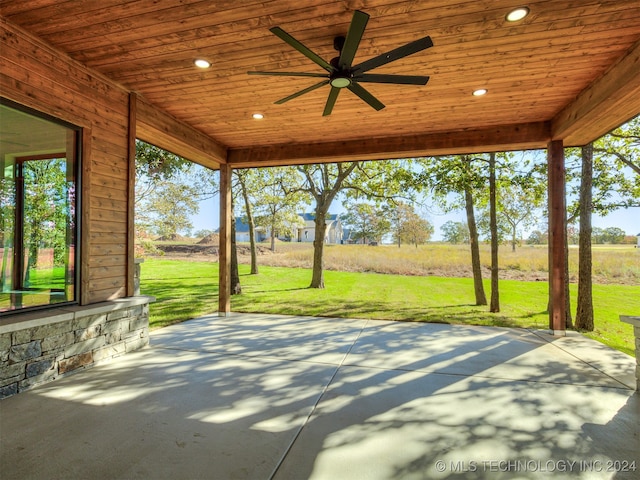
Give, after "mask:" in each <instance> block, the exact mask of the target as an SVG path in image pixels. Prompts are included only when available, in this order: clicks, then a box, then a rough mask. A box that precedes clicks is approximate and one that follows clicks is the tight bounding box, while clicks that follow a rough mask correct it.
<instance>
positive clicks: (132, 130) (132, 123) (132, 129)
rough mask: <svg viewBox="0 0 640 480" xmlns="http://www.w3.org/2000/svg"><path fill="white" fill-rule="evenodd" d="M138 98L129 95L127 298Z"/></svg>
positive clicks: (132, 245)
mask: <svg viewBox="0 0 640 480" xmlns="http://www.w3.org/2000/svg"><path fill="white" fill-rule="evenodd" d="M137 100H138V96H137V95H136V94H135V93H130V94H129V125H128V127H129V128H128V130H127V134H128V136H129V138H128V143H127V149H128V152H127V162H128V164H127V167H128V168H127V297H133V295H134V290H135V286H134V269H135V195H136V111H137V108H136V105H137Z"/></svg>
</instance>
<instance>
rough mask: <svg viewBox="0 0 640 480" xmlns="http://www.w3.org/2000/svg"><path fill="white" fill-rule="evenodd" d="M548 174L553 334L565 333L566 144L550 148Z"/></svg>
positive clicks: (552, 145) (550, 315) (562, 334)
mask: <svg viewBox="0 0 640 480" xmlns="http://www.w3.org/2000/svg"><path fill="white" fill-rule="evenodd" d="M547 171H548V175H549V295H550V298H549V328H550V329H551V331H552V332H553V334H554V335H561V336H564V335H565V333H566V324H565V321H566V313H567V312H566V308H567V299H566V285H565V282H566V281H567V279H566V278H565V274H564V268H565V262H566V260H567V259H566V254H565V249H564V244H565V237H566V235H567V230H566V228H565V217H566V215H567V211H566V210H567V208H566V199H565V168H564V145H563V142H562V140H553V141H551V142H549V145H548V147H547Z"/></svg>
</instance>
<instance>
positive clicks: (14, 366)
mask: <svg viewBox="0 0 640 480" xmlns="http://www.w3.org/2000/svg"><path fill="white" fill-rule="evenodd" d="M153 301H155V299H154V298H153V297H148V296H137V297H129V298H121V299H117V300H113V301H109V302H102V303H96V304H93V305H86V306H69V307H60V308H55V309H51V310H41V311H37V312H28V313H19V314H14V315H9V316H7V317H5V318H2V319H0V398H4V397H9V396H11V395H15V394H16V393H19V392H22V391H24V390H27V389H29V388H31V387H33V386H35V385H40V384H42V383H47V382H50V381H53V380H55V379H56V378H59V377H62V376H64V375H66V374H69V373H72V372H75V371H78V370H80V369H86V368H89V367H92V366H94V365H96V364H98V363H102V362H105V361H108V360H110V359H112V358H115V357H118V356H120V355H123V354H125V353H127V352H130V351H133V350H138V349H140V348H143V347H145V346H146V345H148V344H149V304H150V303H152V302H153Z"/></svg>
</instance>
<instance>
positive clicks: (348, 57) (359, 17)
mask: <svg viewBox="0 0 640 480" xmlns="http://www.w3.org/2000/svg"><path fill="white" fill-rule="evenodd" d="M368 21H369V15H368V14H366V13H364V12H361V11H360V10H356V11H355V12H353V18H352V19H351V25H349V30H348V31H347V37H346V38H345V40H344V46H343V47H342V51H341V52H340V60H339V61H338V65H339V66H340V68H341V69H344V70H346V69H348V68H351V62H353V59H354V57H355V56H356V51H357V50H358V45H360V40H361V39H362V35H363V34H364V29H365V28H366V26H367V22H368Z"/></svg>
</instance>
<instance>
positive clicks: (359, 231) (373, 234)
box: [341, 203, 391, 243]
mask: <svg viewBox="0 0 640 480" xmlns="http://www.w3.org/2000/svg"><path fill="white" fill-rule="evenodd" d="M347 211H348V213H347V214H346V215H344V216H343V217H342V218H341V220H342V223H343V225H344V226H346V227H347V228H349V229H351V230H352V234H351V239H352V240H354V241H356V242H360V241H362V242H364V243H369V242H372V241H373V242H381V241H382V237H383V236H384V235H385V234H387V233H388V232H389V229H390V228H391V223H390V222H389V220H387V216H386V215H385V212H384V211H383V209H382V208H378V207H376V206H375V205H371V204H368V203H355V204H350V205H348V207H347Z"/></svg>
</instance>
